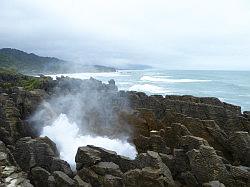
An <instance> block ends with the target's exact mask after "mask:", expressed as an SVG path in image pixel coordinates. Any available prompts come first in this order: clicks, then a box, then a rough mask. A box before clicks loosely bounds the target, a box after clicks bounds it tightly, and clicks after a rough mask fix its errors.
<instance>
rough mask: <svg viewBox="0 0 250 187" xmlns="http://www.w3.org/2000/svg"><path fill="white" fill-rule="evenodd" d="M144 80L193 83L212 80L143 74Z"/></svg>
mask: <svg viewBox="0 0 250 187" xmlns="http://www.w3.org/2000/svg"><path fill="white" fill-rule="evenodd" d="M140 80H142V81H151V82H166V83H192V82H210V81H211V80H200V79H168V78H161V77H159V76H142V77H141V79H140Z"/></svg>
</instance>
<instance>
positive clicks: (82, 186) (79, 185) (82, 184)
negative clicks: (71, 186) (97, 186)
mask: <svg viewBox="0 0 250 187" xmlns="http://www.w3.org/2000/svg"><path fill="white" fill-rule="evenodd" d="M74 180H75V181H76V186H77V187H91V184H90V183H87V182H85V181H83V180H82V179H81V178H80V177H79V176H78V175H76V176H75V177H74Z"/></svg>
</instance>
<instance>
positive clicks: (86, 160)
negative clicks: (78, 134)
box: [75, 146, 101, 170]
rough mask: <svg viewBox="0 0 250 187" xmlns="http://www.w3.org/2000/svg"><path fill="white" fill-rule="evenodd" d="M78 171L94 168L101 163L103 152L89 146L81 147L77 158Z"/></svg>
mask: <svg viewBox="0 0 250 187" xmlns="http://www.w3.org/2000/svg"><path fill="white" fill-rule="evenodd" d="M75 161H76V169H77V170H80V169H81V168H82V167H88V166H92V165H94V164H96V163H98V162H100V161H101V152H100V151H98V150H96V149H93V148H91V147H89V146H85V147H79V148H78V150H77V153H76V157H75Z"/></svg>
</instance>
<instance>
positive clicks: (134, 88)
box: [129, 84, 169, 94]
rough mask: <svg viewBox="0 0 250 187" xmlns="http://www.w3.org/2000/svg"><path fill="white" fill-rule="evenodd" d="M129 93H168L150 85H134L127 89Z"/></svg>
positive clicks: (163, 89)
mask: <svg viewBox="0 0 250 187" xmlns="http://www.w3.org/2000/svg"><path fill="white" fill-rule="evenodd" d="M129 91H139V92H150V93H153V94H163V93H169V91H168V90H167V89H165V88H162V87H159V86H155V85H151V84H135V85H133V86H131V87H130V88H129Z"/></svg>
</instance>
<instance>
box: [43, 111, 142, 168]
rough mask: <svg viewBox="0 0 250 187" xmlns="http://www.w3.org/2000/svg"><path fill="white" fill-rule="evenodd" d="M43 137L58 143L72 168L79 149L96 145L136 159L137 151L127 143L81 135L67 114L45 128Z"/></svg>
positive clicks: (61, 115) (61, 153)
mask: <svg viewBox="0 0 250 187" xmlns="http://www.w3.org/2000/svg"><path fill="white" fill-rule="evenodd" d="M41 136H48V137H49V138H51V140H52V141H54V142H55V143H56V145H57V146H58V149H59V150H60V156H61V158H62V159H63V160H66V161H67V162H68V163H69V164H70V165H71V166H74V165H75V162H74V160H75V155H76V152H77V149H78V147H80V146H86V145H95V146H98V147H103V148H105V149H109V150H113V151H115V152H117V153H118V154H120V155H123V156H127V157H129V158H131V159H134V158H135V157H136V154H137V152H136V149H135V147H134V146H132V145H131V144H129V143H128V142H126V141H122V140H119V139H110V138H108V137H101V136H92V135H81V134H80V132H79V128H78V126H77V124H76V123H75V122H69V119H68V118H67V115H66V114H60V115H59V116H58V118H57V119H56V120H55V121H54V123H53V124H52V125H50V126H45V127H44V128H43V131H42V134H41Z"/></svg>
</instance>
